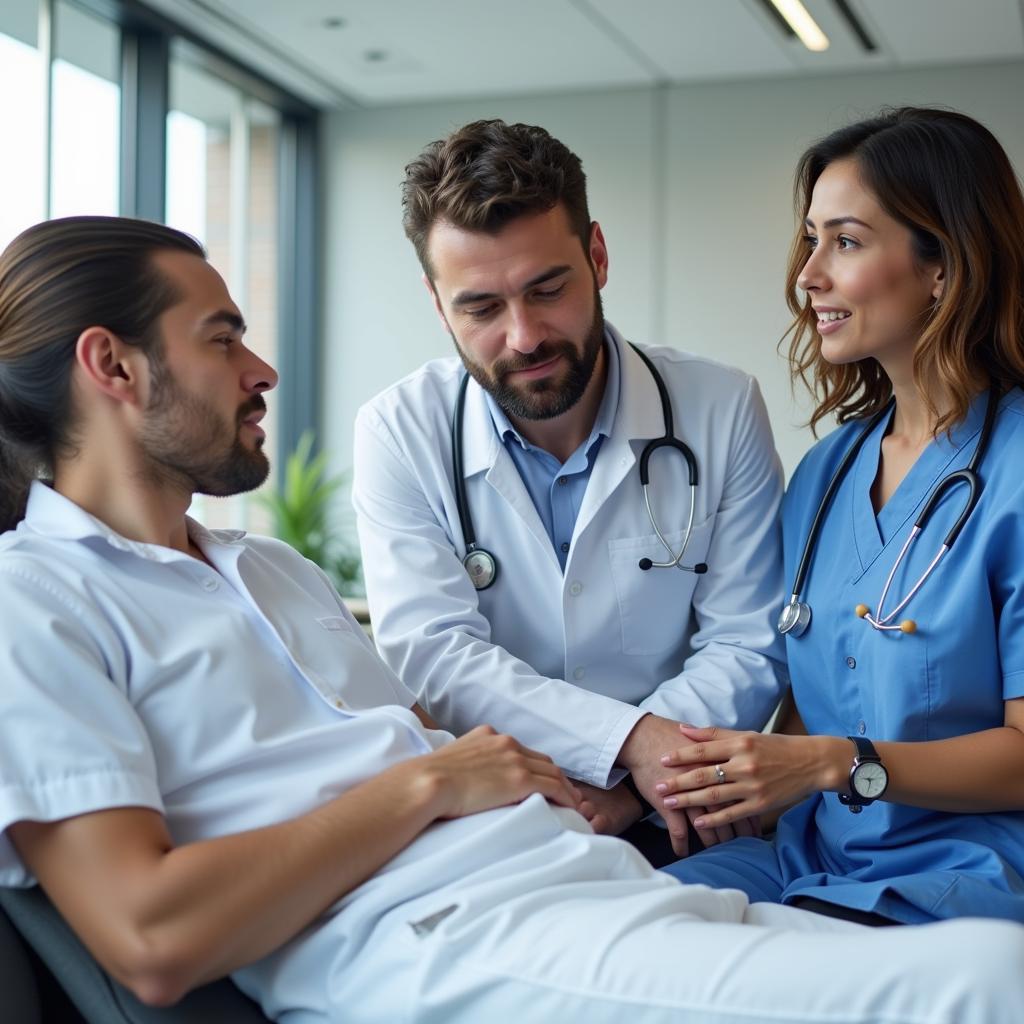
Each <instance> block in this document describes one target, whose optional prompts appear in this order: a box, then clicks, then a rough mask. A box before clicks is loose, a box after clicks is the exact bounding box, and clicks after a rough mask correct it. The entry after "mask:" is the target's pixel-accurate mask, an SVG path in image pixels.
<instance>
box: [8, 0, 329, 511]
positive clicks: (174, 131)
mask: <svg viewBox="0 0 1024 1024" xmlns="http://www.w3.org/2000/svg"><path fill="white" fill-rule="evenodd" d="M0 95H2V96H4V97H7V100H6V101H5V102H3V103H0V138H2V139H3V144H4V159H3V160H0V197H2V201H0V248H3V247H4V246H6V245H7V243H8V242H9V241H10V240H11V239H12V238H13V237H14V236H15V235H17V234H18V233H19V232H20V231H22V230H24V229H25V228H26V227H28V226H29V225H31V224H34V223H36V222H37V221H40V220H43V219H45V218H47V217H59V216H67V215H71V214H80V213H98V214H117V213H122V214H125V215H128V216H138V217H148V218H151V219H154V220H159V219H165V220H166V221H167V223H169V224H171V225H173V226H176V227H180V228H182V229H184V230H186V231H188V232H189V233H191V234H193V235H195V236H197V237H198V238H199V239H200V240H201V241H202V242H203V243H204V245H206V247H207V249H208V251H209V254H210V260H211V262H212V263H213V264H214V266H215V267H216V268H217V269H218V270H219V271H220V272H221V273H222V274H223V275H224V278H225V280H226V281H227V283H228V287H229V288H230V290H231V292H232V294H233V296H234V297H235V300H236V301H237V302H238V304H239V306H240V307H241V308H242V310H243V311H244V313H245V315H246V319H247V320H248V322H249V335H248V337H247V344H250V345H251V346H252V347H253V348H254V349H255V350H256V351H257V352H259V354H260V355H262V356H263V357H264V358H265V359H267V360H268V361H269V362H270V363H272V364H273V365H274V366H276V367H277V369H278V370H279V371H280V372H281V375H282V381H281V384H280V385H279V387H278V389H277V390H276V391H275V392H274V396H273V398H272V399H271V400H269V401H268V407H269V412H270V415H269V416H268V419H267V421H266V423H267V428H268V436H269V437H270V438H271V439H272V443H274V447H275V451H274V452H273V453H270V454H272V455H273V458H272V462H273V464H274V467H275V469H278V468H279V467H280V466H281V465H282V464H283V462H284V456H285V455H286V454H287V453H289V452H290V451H292V450H293V449H294V447H295V445H296V443H297V442H298V439H299V437H300V435H301V434H302V432H303V431H304V430H306V429H307V428H310V427H314V428H315V427H316V425H317V418H318V417H317V413H318V410H317V401H318V397H319V392H318V389H317V387H316V365H317V360H316V334H317V329H318V323H317V317H316V309H317V306H318V296H317V284H316V280H317V279H316V274H315V272H314V264H315V254H316V252H317V245H318V235H317V232H318V225H319V218H318V215H317V210H316V198H315V197H316V196H317V194H318V189H317V185H316V177H317V116H316V111H315V110H314V109H313V108H311V107H309V106H308V105H306V104H305V103H303V102H302V101H301V100H299V99H297V98H296V97H294V96H291V95H289V94H287V93H285V92H283V91H282V90H280V89H278V88H277V87H276V86H274V85H272V84H271V83H269V82H267V81H266V80H265V79H263V78H261V77H260V76H258V75H256V74H255V73H253V72H252V71H250V70H249V69H247V68H245V67H242V66H241V65H239V64H237V63H236V62H234V61H232V60H230V59H228V58H226V57H224V56H223V55H220V54H218V53H216V52H214V51H212V50H211V49H210V48H209V47H207V46H206V45H205V44H204V43H203V42H202V40H200V39H198V38H196V37H195V36H193V35H190V34H189V33H188V32H187V31H186V30H183V29H181V28H180V27H179V26H177V25H175V24H173V23H172V22H170V21H168V20H167V19H166V18H164V17H163V16H161V15H159V14H156V13H154V12H153V11H152V10H150V9H149V8H148V7H145V6H143V5H142V4H140V3H137V2H135V0H0ZM282 324H283V325H286V326H285V327H284V330H283V331H282V327H281V325H282ZM282 334H286V335H287V338H288V345H287V346H280V347H279V346H278V337H279V336H281V335H282ZM205 504H206V507H204V508H202V509H201V515H202V516H203V518H205V519H207V520H208V521H209V522H210V523H211V525H232V526H242V527H244V528H247V529H248V528H252V529H263V528H264V527H265V520H264V519H263V518H262V517H261V516H260V514H259V506H258V505H256V504H255V503H253V502H251V501H250V500H248V499H246V498H244V497H243V498H240V499H238V500H234V501H232V500H230V499H227V500H223V501H218V500H211V501H209V502H207V503H205Z"/></svg>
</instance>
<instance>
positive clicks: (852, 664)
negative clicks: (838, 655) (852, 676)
mask: <svg viewBox="0 0 1024 1024" xmlns="http://www.w3.org/2000/svg"><path fill="white" fill-rule="evenodd" d="M846 667H847V668H856V667H857V659H856V658H852V657H851V658H847V659H846Z"/></svg>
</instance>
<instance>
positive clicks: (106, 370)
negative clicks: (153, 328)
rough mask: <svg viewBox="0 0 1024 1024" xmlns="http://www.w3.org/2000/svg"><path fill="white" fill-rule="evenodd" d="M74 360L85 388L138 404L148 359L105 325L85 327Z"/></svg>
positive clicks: (118, 399)
mask: <svg viewBox="0 0 1024 1024" xmlns="http://www.w3.org/2000/svg"><path fill="white" fill-rule="evenodd" d="M75 363H76V366H77V369H78V374H79V378H80V381H81V383H82V384H84V385H85V387H86V390H87V391H92V392H93V393H98V394H102V395H105V396H106V397H107V398H110V399H113V400H114V401H116V402H127V403H128V404H130V405H134V406H139V405H141V404H142V401H143V389H144V388H145V387H146V381H147V379H148V368H149V359H148V357H147V356H146V354H145V352H143V351H142V349H141V348H139V346H138V345H128V344H126V343H125V342H124V341H122V340H121V338H120V337H119V336H118V335H116V334H115V333H114V332H113V331H111V330H109V329H108V328H106V327H87V328H86V329H85V330H84V331H82V333H81V334H80V335H79V336H78V341H77V342H76V344H75Z"/></svg>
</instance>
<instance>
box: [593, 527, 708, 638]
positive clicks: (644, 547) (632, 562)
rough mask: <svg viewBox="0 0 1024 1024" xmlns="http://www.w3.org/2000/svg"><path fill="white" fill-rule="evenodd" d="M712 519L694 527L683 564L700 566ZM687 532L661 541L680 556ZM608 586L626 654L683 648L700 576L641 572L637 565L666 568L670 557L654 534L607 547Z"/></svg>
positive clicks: (683, 572) (682, 572) (612, 542)
mask: <svg viewBox="0 0 1024 1024" xmlns="http://www.w3.org/2000/svg"><path fill="white" fill-rule="evenodd" d="M713 526H714V516H709V517H708V518H707V519H705V520H704V521H703V522H702V523H698V524H696V525H695V526H694V527H693V530H692V531H691V533H690V543H689V544H687V546H686V554H685V555H684V556H683V563H684V564H686V565H695V564H696V563H698V562H701V561H703V560H704V557H705V556H706V555H707V553H708V547H709V546H710V544H711V531H712V527H713ZM685 535H686V531H685V530H678V531H674V532H672V533H666V534H665V539H666V540H667V541H668V543H669V544H670V545H671V546H672V550H673V551H678V550H679V547H680V545H681V544H682V543H683V537H684V536H685ZM608 557H609V560H610V562H611V572H612V580H613V582H614V584H615V595H616V598H617V599H618V603H619V618H620V621H621V623H622V650H623V653H625V654H657V653H659V652H660V651H664V650H666V649H667V648H669V647H672V646H673V645H675V644H680V643H682V641H683V639H684V638H685V636H686V634H687V629H688V626H689V622H690V602H691V600H692V598H693V591H694V589H695V588H696V586H697V583H698V581H699V580H700V578H701V577H700V576H698V575H697V574H696V573H692V572H687V571H686V570H683V569H655V568H652V569H648V570H647V571H646V572H645V571H644V570H643V569H641V568H640V559H641V558H649V559H651V561H653V562H667V561H670V559H671V557H674V556H669V554H668V552H667V551H666V550H665V547H664V545H663V544H662V543H661V541H660V540H658V537H657V535H656V534H653V533H652V534H648V535H646V536H643V537H623V538H620V539H617V540H610V541H609V542H608Z"/></svg>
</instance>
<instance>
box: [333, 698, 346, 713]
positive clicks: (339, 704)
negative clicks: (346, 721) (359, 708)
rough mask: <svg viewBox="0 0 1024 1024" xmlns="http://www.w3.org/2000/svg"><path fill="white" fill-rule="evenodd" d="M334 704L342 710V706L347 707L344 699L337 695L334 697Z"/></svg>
mask: <svg viewBox="0 0 1024 1024" xmlns="http://www.w3.org/2000/svg"><path fill="white" fill-rule="evenodd" d="M334 706H335V707H336V708H338V710H339V711H340V710H341V709H342V708H344V707H345V702H344V701H343V700H341V699H340V698H338V697H335V698H334Z"/></svg>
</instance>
